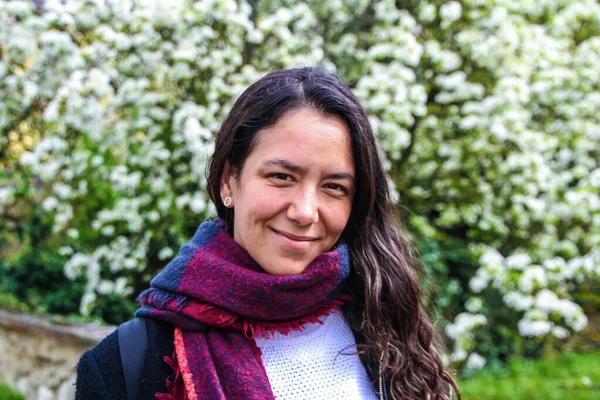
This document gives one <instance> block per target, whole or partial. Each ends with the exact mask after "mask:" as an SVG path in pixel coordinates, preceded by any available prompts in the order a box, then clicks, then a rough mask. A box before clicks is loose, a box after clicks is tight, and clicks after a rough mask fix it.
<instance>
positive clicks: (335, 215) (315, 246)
mask: <svg viewBox="0 0 600 400" xmlns="http://www.w3.org/2000/svg"><path fill="white" fill-rule="evenodd" d="M282 137H285V140H281V138H282ZM353 177H354V159H353V157H352V149H351V145H350V135H349V133H348V128H347V127H346V125H345V123H344V122H343V121H342V120H341V119H339V118H336V117H326V116H323V115H320V114H319V112H318V111H316V110H312V109H306V108H302V109H298V110H294V111H291V112H289V113H288V114H286V115H285V116H284V117H283V118H281V120H279V121H278V122H277V123H275V124H274V125H273V126H271V127H269V128H267V129H264V130H263V131H262V132H261V133H260V134H259V136H258V138H257V139H256V143H255V144H254V148H253V149H252V151H251V152H250V154H249V155H248V158H247V159H246V161H245V163H244V167H243V170H242V171H238V170H234V169H232V168H230V167H229V164H228V163H226V166H225V170H224V173H223V175H222V178H221V179H222V181H221V191H220V194H221V198H222V199H223V200H224V199H226V198H227V197H231V199H232V202H231V204H230V205H229V207H231V208H233V209H234V221H235V223H234V227H233V240H235V242H236V243H237V244H239V245H240V246H241V247H242V248H243V249H245V250H246V251H247V252H248V253H249V254H250V256H251V257H252V258H253V259H254V260H255V261H256V262H257V263H258V264H259V265H260V266H261V267H262V268H263V269H264V270H265V271H266V272H268V273H270V274H273V275H297V274H300V273H302V272H304V270H305V269H306V267H308V265H309V264H310V263H311V262H312V261H313V260H314V259H315V258H316V257H317V256H318V255H319V254H321V253H325V252H327V251H329V250H330V249H331V248H333V247H334V245H335V243H336V242H337V241H338V239H339V237H340V235H341V234H342V231H343V230H344V228H345V227H346V224H347V222H348V218H349V217H350V210H351V208H352V199H353V183H354V178H353Z"/></svg>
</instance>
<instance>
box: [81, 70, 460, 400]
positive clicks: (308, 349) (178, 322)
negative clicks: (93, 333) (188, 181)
mask: <svg viewBox="0 0 600 400" xmlns="http://www.w3.org/2000/svg"><path fill="white" fill-rule="evenodd" d="M207 180H208V191H209V195H210V197H211V199H212V201H213V202H214V204H215V206H216V209H217V213H218V215H219V218H217V219H216V220H214V221H206V222H204V223H202V224H201V225H200V227H199V229H198V231H197V232H196V234H195V235H194V238H193V239H192V241H191V242H190V243H188V244H186V245H184V246H183V247H182V248H181V250H180V253H179V255H178V256H177V257H176V258H175V259H173V260H172V261H171V262H170V263H169V264H168V265H167V266H166V267H165V269H164V270H163V271H162V272H161V273H160V274H159V275H158V276H156V277H155V278H154V279H153V280H152V282H151V284H150V285H151V287H150V288H149V289H148V290H146V291H144V292H143V293H142V294H141V295H140V297H139V301H140V304H141V308H140V310H138V312H137V313H136V317H140V318H139V319H138V320H142V321H144V322H145V326H146V330H147V339H148V345H147V350H146V356H145V365H144V367H143V368H142V370H141V380H139V382H144V384H143V385H140V387H139V390H140V396H138V397H139V398H156V399H159V400H161V399H234V398H235V399H257V400H258V399H261V400H262V399H307V398H310V399H356V400H358V399H377V398H379V399H384V398H387V399H397V400H400V399H432V400H433V399H449V398H451V396H452V395H451V393H452V389H451V387H453V388H454V389H456V385H455V382H454V380H453V378H452V377H451V376H450V375H449V373H448V372H447V371H445V370H444V367H443V365H442V361H441V357H440V354H439V352H438V350H437V348H436V343H435V341H434V339H433V328H432V326H431V323H430V321H429V319H428V317H427V315H426V314H425V312H424V310H423V307H422V305H421V287H420V285H419V280H418V275H417V273H416V271H415V268H414V264H415V256H414V252H413V251H412V250H411V247H410V244H409V243H408V241H407V240H406V239H405V238H404V235H403V234H402V230H401V227H400V226H399V225H398V222H397V220H396V219H395V218H394V217H393V215H392V210H391V206H390V202H389V195H388V187H387V183H386V182H387V181H386V176H385V172H384V170H383V167H382V165H381V162H380V160H379V157H378V153H377V149H376V147H375V140H374V137H373V133H372V131H371V127H370V126H369V122H368V118H367V115H366V113H365V111H364V109H363V108H362V106H361V105H360V104H359V103H358V101H357V100H356V98H355V97H354V95H353V94H352V92H351V91H350V89H349V88H348V87H347V86H346V85H344V84H343V83H342V82H341V81H340V80H339V78H337V77H336V76H335V75H333V74H331V73H328V72H326V71H324V70H321V69H316V68H300V69H291V70H282V71H276V72H273V73H271V74H268V75H267V76H265V77H264V78H262V79H261V80H259V81H258V82H256V83H255V84H253V85H252V86H250V87H249V88H248V89H247V90H246V91H245V92H244V93H243V94H242V95H241V96H240V98H239V99H238V100H237V101H236V103H235V104H234V106H233V108H232V110H231V112H230V113H229V115H228V116H227V118H226V119H225V121H224V122H223V125H222V126H221V129H220V130H219V132H218V133H217V135H216V143H215V152H214V155H213V157H212V159H211V162H210V165H209V170H208V176H207ZM121 339H122V336H119V335H118V334H113V335H111V336H109V337H108V338H107V339H106V340H104V341H103V342H102V343H100V344H99V345H98V346H97V347H96V348H94V349H93V350H91V351H89V352H86V353H85V354H84V355H83V356H82V358H81V361H80V363H79V366H78V381H77V398H80V399H87V398H94V399H109V398H125V395H124V393H126V392H127V390H128V389H129V385H127V384H126V383H125V381H126V380H128V379H129V377H130V376H131V375H132V374H131V371H130V370H129V369H128V368H129V367H128V366H127V363H124V365H125V371H124V373H123V371H122V370H121V369H119V368H116V367H118V365H119V364H121V363H122V362H123V361H126V360H124V359H122V358H121V354H122V352H119V348H120V347H124V344H123V343H124V342H120V340H121ZM115 363H117V365H116V366H115V365H114V364H115ZM126 377H127V379H126ZM130 393H131V392H130Z"/></svg>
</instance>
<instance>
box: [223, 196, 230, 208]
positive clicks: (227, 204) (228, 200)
mask: <svg viewBox="0 0 600 400" xmlns="http://www.w3.org/2000/svg"><path fill="white" fill-rule="evenodd" d="M231 201H232V200H231V197H229V196H227V197H225V200H223V204H225V207H229V206H230V205H231Z"/></svg>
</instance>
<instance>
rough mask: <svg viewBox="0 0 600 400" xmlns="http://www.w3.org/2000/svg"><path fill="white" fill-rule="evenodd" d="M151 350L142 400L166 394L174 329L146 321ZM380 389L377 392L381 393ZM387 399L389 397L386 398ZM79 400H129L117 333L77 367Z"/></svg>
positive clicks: (374, 374)
mask: <svg viewBox="0 0 600 400" xmlns="http://www.w3.org/2000/svg"><path fill="white" fill-rule="evenodd" d="M146 330H147V334H148V347H147V349H146V360H145V363H144V367H143V370H142V378H141V382H140V385H139V396H138V398H139V399H143V400H145V399H154V398H155V394H156V393H166V392H167V388H166V380H167V377H169V376H171V375H173V370H172V369H171V367H170V366H169V365H168V364H167V363H166V362H165V361H164V357H165V356H169V357H171V356H172V355H173V350H174V344H173V335H174V333H173V326H172V325H170V324H168V323H165V322H160V321H156V320H154V319H150V318H148V319H146ZM365 369H366V372H367V374H368V375H369V377H370V378H371V380H372V381H374V382H377V374H378V366H376V365H372V366H370V367H369V366H366V368H365ZM377 386H378V385H375V391H376V392H378V391H379V388H378V387H377ZM384 398H385V397H384ZM75 399H76V400H90V399H94V400H127V391H126V389H125V378H124V376H123V368H122V363H121V355H120V353H119V338H118V335H117V331H115V332H113V333H111V334H110V335H109V336H107V337H106V339H104V340H103V341H102V342H100V343H99V344H98V345H97V346H96V347H94V348H93V349H91V350H88V351H86V352H85V353H83V355H82V356H81V359H80V360H79V363H78V365H77V387H76V394H75Z"/></svg>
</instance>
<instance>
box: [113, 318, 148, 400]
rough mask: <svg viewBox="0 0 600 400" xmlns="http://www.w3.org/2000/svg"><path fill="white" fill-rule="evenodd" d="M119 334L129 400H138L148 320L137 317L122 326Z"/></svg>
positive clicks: (146, 342) (144, 359)
mask: <svg viewBox="0 0 600 400" xmlns="http://www.w3.org/2000/svg"><path fill="white" fill-rule="evenodd" d="M117 334H118V336H119V353H120V354H121V365H122V366H123V376H124V377H125V388H126V389H127V398H128V399H129V400H136V399H137V396H138V389H139V386H140V378H141V376H142V369H143V368H144V362H145V361H146V348H147V344H148V333H147V331H146V319H145V318H139V317H137V318H134V319H132V320H130V321H127V322H125V323H123V324H121V326H119V329H118V330H117Z"/></svg>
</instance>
